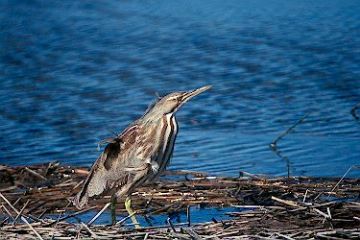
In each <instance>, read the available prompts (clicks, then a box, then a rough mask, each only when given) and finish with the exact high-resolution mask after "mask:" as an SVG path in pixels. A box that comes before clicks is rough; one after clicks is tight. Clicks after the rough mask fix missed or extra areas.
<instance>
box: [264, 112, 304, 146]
mask: <svg viewBox="0 0 360 240" xmlns="http://www.w3.org/2000/svg"><path fill="white" fill-rule="evenodd" d="M309 115H310V112H308V113H306V114H305V115H304V116H303V117H302V118H300V119H299V120H297V121H296V123H294V124H293V125H292V126H291V127H289V128H288V129H287V130H286V131H284V132H283V133H281V134H280V135H279V136H278V137H277V138H275V140H274V141H273V142H272V143H271V144H270V147H271V148H272V149H276V148H277V143H278V141H280V140H281V139H282V138H284V137H285V136H286V135H288V134H289V133H290V132H291V131H292V130H293V129H294V128H295V127H296V126H297V125H299V124H301V123H302V122H304V120H305V119H306V118H307V117H308V116H309Z"/></svg>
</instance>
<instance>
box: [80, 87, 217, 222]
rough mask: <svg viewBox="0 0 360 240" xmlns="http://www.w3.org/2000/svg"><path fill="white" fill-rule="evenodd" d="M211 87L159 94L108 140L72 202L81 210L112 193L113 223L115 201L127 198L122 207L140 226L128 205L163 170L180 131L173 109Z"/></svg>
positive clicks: (113, 219)
mask: <svg viewBox="0 0 360 240" xmlns="http://www.w3.org/2000/svg"><path fill="white" fill-rule="evenodd" d="M210 88H211V86H210V85H207V86H204V87H200V88H197V89H194V90H191V91H179V92H173V93H170V94H167V95H165V96H164V97H159V98H158V99H157V101H156V102H155V103H154V104H152V105H151V106H150V107H149V108H148V109H147V110H146V111H145V113H144V114H143V115H142V116H141V117H140V118H139V119H138V120H136V121H135V122H133V123H132V124H130V125H129V126H128V127H127V128H126V129H125V130H124V131H123V132H121V133H120V134H118V135H117V136H116V137H114V138H112V139H108V140H107V141H106V142H107V145H106V146H105V148H104V150H103V152H102V153H101V154H100V156H99V157H98V159H97V160H96V161H95V163H94V164H93V165H92V167H91V170H90V172H89V175H88V176H87V178H86V180H85V181H84V183H83V185H82V188H81V190H80V191H79V192H78V193H77V194H76V196H75V197H74V200H73V204H74V205H75V206H76V207H77V208H78V209H82V208H84V207H85V206H86V205H87V204H88V201H89V199H91V198H95V197H101V196H103V195H104V194H106V193H109V192H113V193H112V197H111V204H112V209H111V210H112V222H113V224H114V221H115V203H116V200H117V199H120V198H121V197H126V200H125V208H126V210H127V211H128V213H129V215H130V216H132V218H131V219H132V221H133V223H134V225H135V227H139V223H138V222H137V220H136V218H135V216H134V214H135V212H134V211H133V209H132V208H131V198H130V197H131V194H132V193H133V192H134V191H135V189H136V188H138V187H139V186H142V185H143V184H145V183H151V182H154V181H155V180H156V179H157V178H158V177H159V176H160V175H161V174H162V173H163V172H164V171H165V169H166V168H167V166H168V165H169V162H170V158H171V157H172V154H173V150H174V145H175V140H176V137H177V133H178V130H179V127H178V122H177V120H176V116H175V114H176V112H177V111H178V110H179V109H180V107H181V106H183V105H184V104H185V103H186V102H188V101H189V100H190V99H192V98H193V97H195V96H197V95H199V94H200V93H203V92H205V91H207V90H208V89H210ZM108 205H110V203H108V204H107V206H108Z"/></svg>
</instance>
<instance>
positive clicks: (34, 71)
mask: <svg viewBox="0 0 360 240" xmlns="http://www.w3.org/2000/svg"><path fill="white" fill-rule="evenodd" d="M359 13H360V3H359V1H357V0H348V1H342V0H333V1H327V0H317V1H308V0H304V1H286V0H240V1H238V0H234V1H231V0H228V1H200V0H189V1H184V0H178V1H117V0H109V1H45V0H44V1H36V0H34V1H20V0H8V1H6V0H2V1H1V2H0V103H1V104H0V133H1V134H0V163H1V164H9V165H24V164H34V163H43V162H48V161H55V160H57V161H60V162H61V163H63V164H72V165H86V166H90V165H91V164H92V162H93V161H94V160H95V159H96V158H97V156H98V155H99V153H100V152H98V151H97V149H96V143H97V142H98V141H99V140H101V139H104V138H106V137H109V136H111V135H112V134H113V132H120V131H121V130H123V129H124V128H125V127H126V126H127V125H128V124H129V123H130V122H131V121H133V120H135V119H136V118H138V117H139V116H141V115H142V113H143V112H144V111H145V109H146V108H147V105H148V104H150V103H151V102H152V101H153V100H154V99H155V96H156V93H159V94H160V95H161V94H165V93H167V92H170V91H175V90H188V89H192V88H196V87H200V86H202V85H207V84H211V85H213V89H212V90H211V91H209V92H207V93H204V94H202V95H201V96H199V97H197V98H196V99H194V100H193V101H191V102H189V103H188V104H187V105H185V106H184V107H183V108H182V109H181V110H180V112H179V113H178V115H177V116H178V120H179V123H180V133H179V135H178V139H177V144H176V147H175V152H174V158H173V161H172V164H171V167H170V168H171V169H187V170H198V171H206V172H210V174H217V175H229V176H237V175H238V173H239V171H247V172H251V173H264V174H271V175H286V174H287V169H286V163H285V162H284V160H282V159H280V158H279V157H278V156H277V155H276V154H274V153H273V152H272V151H271V150H270V148H269V146H268V145H269V143H271V141H272V140H273V139H275V138H276V136H278V135H279V134H280V133H281V132H283V131H284V130H285V129H287V128H288V127H290V126H291V125H292V124H293V123H294V122H296V121H297V120H298V119H299V118H301V117H302V116H303V115H304V114H306V113H308V112H310V115H309V117H308V118H307V119H305V122H304V123H302V124H300V125H299V126H297V127H296V129H295V131H293V132H292V133H290V134H289V135H288V136H286V137H285V138H284V139H283V140H281V141H280V142H279V146H278V147H279V149H280V150H281V152H282V154H283V155H285V156H286V157H288V159H289V160H290V172H291V174H292V175H310V176H341V175H342V174H343V173H344V172H345V171H346V170H347V169H348V168H349V167H350V166H351V165H354V164H359V163H360V144H359V143H360V122H359V121H356V120H355V119H354V118H353V117H352V116H351V114H350V110H351V108H352V107H353V106H354V105H355V104H357V103H358V102H360V66H359V65H360V31H359V29H360V14H359ZM359 115H360V112H359ZM349 176H353V177H359V176H360V171H359V170H357V171H356V170H354V171H352V172H351V173H350V175H349Z"/></svg>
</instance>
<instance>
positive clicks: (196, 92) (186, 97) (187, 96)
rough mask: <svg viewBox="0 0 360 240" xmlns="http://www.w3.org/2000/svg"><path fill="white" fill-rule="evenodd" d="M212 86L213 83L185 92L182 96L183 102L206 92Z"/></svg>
mask: <svg viewBox="0 0 360 240" xmlns="http://www.w3.org/2000/svg"><path fill="white" fill-rule="evenodd" d="M210 88H211V85H207V86H204V87H201V88H198V89H195V90H192V91H189V92H186V93H185V94H184V96H183V97H182V102H183V103H184V102H187V101H188V100H190V99H191V98H193V97H195V96H197V95H199V94H200V93H203V92H205V91H206V90H209V89H210Z"/></svg>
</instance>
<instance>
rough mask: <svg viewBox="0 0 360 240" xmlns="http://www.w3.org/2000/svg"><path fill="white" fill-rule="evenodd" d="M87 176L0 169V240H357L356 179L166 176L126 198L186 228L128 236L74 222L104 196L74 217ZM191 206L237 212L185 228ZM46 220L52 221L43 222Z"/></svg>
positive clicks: (52, 167)
mask: <svg viewBox="0 0 360 240" xmlns="http://www.w3.org/2000/svg"><path fill="white" fill-rule="evenodd" d="M356 167H358V166H356ZM29 170H30V171H29ZM87 172H88V169H87V168H82V167H70V166H60V165H59V164H54V163H51V164H43V165H35V166H26V167H21V166H19V167H8V166H0V238H1V239H2V238H7V239H76V238H79V239H169V238H170V239H359V238H360V179H358V178H353V179H352V178H345V176H343V177H342V178H311V177H290V178H289V179H288V178H287V177H285V178H270V177H264V176H262V175H255V174H250V173H247V174H240V176H239V177H237V178H236V177H219V176H217V177H211V176H208V175H207V174H206V173H200V172H191V171H168V172H166V174H165V176H164V177H162V178H161V179H160V180H159V181H158V182H157V183H155V184H152V185H149V186H144V187H141V188H139V189H137V191H136V192H135V193H134V194H133V196H132V199H133V204H134V205H135V206H136V209H139V211H138V212H137V214H140V215H144V216H149V215H150V216H151V215H155V214H168V215H170V214H171V213H175V212H179V211H182V212H184V213H186V222H184V223H177V222H173V221H172V219H171V218H168V221H167V222H168V224H167V225H164V226H151V227H143V228H141V229H134V228H132V227H131V226H129V225H125V224H124V222H125V220H126V219H128V218H129V216H128V217H126V218H125V219H124V220H120V221H118V223H117V224H116V225H114V226H109V225H98V224H96V222H94V221H93V222H91V224H87V223H85V222H81V221H80V220H79V219H78V216H79V215H80V214H83V213H85V212H88V211H90V210H92V211H94V210H96V211H97V212H98V211H100V210H101V209H102V208H103V207H104V206H105V205H106V204H108V202H109V201H110V196H111V194H109V195H108V196H105V197H102V198H99V199H95V200H93V201H90V203H89V206H88V207H87V208H86V209H84V210H80V211H78V210H76V209H75V208H74V207H73V206H72V205H71V204H70V203H71V200H72V197H73V196H74V195H75V193H76V192H77V190H78V188H79V182H81V181H82V180H83V179H84V178H85V177H86V173H87ZM39 176H42V177H39ZM335 188H336V191H334V189H335ZM319 194H320V195H319ZM194 205H201V206H209V207H219V206H231V207H232V209H238V211H232V212H227V213H226V214H227V215H228V216H230V217H231V218H230V219H228V220H221V221H220V220H217V219H216V217H215V218H213V221H212V222H207V223H193V222H192V221H191V219H192V218H191V211H190V208H189V206H194ZM119 206H123V205H121V204H119ZM125 212H126V211H125V209H123V208H120V207H119V208H118V209H117V213H123V214H124V213H125ZM51 214H53V215H54V214H55V215H58V216H60V217H58V218H50V217H49V216H50V215H51ZM100 214H101V213H100ZM70 219H72V220H75V221H68V220H70ZM89 220H90V219H89ZM76 221H77V222H76ZM109 222H110V219H109Z"/></svg>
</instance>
